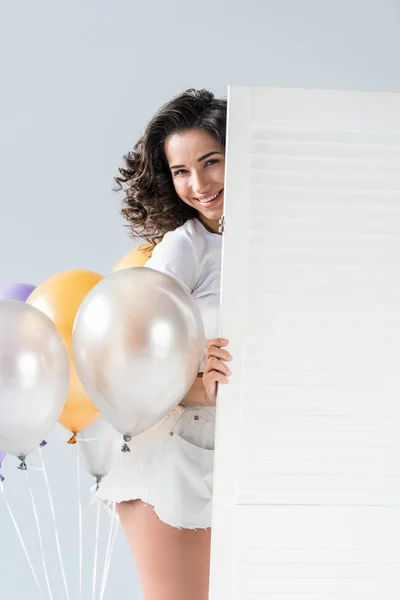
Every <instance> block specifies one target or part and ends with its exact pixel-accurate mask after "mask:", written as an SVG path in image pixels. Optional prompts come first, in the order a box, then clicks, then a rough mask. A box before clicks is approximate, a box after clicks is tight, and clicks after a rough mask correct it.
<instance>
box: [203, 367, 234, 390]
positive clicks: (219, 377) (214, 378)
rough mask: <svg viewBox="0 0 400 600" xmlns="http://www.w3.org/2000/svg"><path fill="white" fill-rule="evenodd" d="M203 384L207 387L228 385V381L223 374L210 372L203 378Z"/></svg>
mask: <svg viewBox="0 0 400 600" xmlns="http://www.w3.org/2000/svg"><path fill="white" fill-rule="evenodd" d="M203 383H204V385H205V386H206V387H207V386H209V385H213V384H215V383H224V384H226V383H229V379H228V377H226V375H224V374H223V373H219V372H218V371H210V373H208V375H206V376H204V377H203Z"/></svg>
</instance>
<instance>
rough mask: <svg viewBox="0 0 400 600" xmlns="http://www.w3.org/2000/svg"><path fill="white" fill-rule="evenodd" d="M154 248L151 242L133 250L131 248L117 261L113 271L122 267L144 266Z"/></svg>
mask: <svg viewBox="0 0 400 600" xmlns="http://www.w3.org/2000/svg"><path fill="white" fill-rule="evenodd" d="M157 243H158V242H157ZM153 249H154V247H153V245H152V244H149V243H147V244H142V245H141V246H138V247H137V248H133V250H130V251H129V252H128V253H127V254H125V256H123V257H122V258H121V260H119V261H118V262H117V264H116V265H115V266H114V267H113V269H112V271H111V272H112V273H114V272H115V271H121V269H128V268H129V267H144V266H145V264H146V263H147V261H148V260H149V259H150V258H151V255H152V254H153Z"/></svg>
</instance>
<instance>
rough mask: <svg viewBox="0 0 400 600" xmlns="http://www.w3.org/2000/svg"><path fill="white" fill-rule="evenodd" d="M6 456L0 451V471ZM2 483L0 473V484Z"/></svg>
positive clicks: (2, 479) (2, 478) (5, 453)
mask: <svg viewBox="0 0 400 600" xmlns="http://www.w3.org/2000/svg"><path fill="white" fill-rule="evenodd" d="M6 455H7V452H3V450H0V469H1V464H2V462H3V460H4V459H5V457H6ZM3 481H4V477H3V475H2V474H1V473H0V484H1V483H3Z"/></svg>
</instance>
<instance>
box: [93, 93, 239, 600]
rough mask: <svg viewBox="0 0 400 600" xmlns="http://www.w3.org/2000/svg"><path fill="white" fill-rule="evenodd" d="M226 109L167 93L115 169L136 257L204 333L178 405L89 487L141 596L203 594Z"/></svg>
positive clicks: (195, 598)
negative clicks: (114, 513) (130, 560)
mask: <svg viewBox="0 0 400 600" xmlns="http://www.w3.org/2000/svg"><path fill="white" fill-rule="evenodd" d="M226 108H227V103H226V100H218V99H216V98H214V96H213V94H211V93H210V92H207V91H206V90H187V91H186V92H184V93H183V94H181V95H180V96H178V97H176V98H174V99H173V100H171V102H169V103H167V104H166V105H164V106H163V107H162V108H161V109H160V110H159V111H158V112H157V113H156V115H155V116H154V118H153V119H152V120H151V121H150V123H149V125H148V126H147V128H146V130H145V133H144V135H143V137H142V138H141V139H140V140H139V141H138V142H137V143H136V145H135V146H134V148H133V150H132V151H131V152H129V153H128V154H127V155H126V156H125V160H124V166H123V167H122V168H121V169H120V170H119V175H118V177H117V178H116V182H117V189H122V190H123V192H124V197H123V210H122V213H123V215H124V216H125V218H126V219H127V221H128V223H129V226H130V230H131V234H132V236H137V237H142V238H146V239H147V240H148V241H149V242H151V243H153V245H154V248H153V252H152V256H151V258H150V260H149V261H148V262H147V263H146V267H148V268H152V269H156V270H158V271H160V272H162V273H166V274H167V275H169V276H170V277H173V278H174V279H176V280H177V281H179V283H180V284H181V285H182V286H183V288H184V289H185V290H186V291H187V293H189V294H191V296H192V298H193V300H194V301H195V303H196V304H197V306H198V308H199V311H200V314H201V316H202V320H203V324H204V331H205V334H206V339H207V344H206V347H205V348H204V358H203V361H202V365H201V372H200V373H199V374H198V376H197V377H196V379H195V381H194V382H193V385H192V387H191V389H190V390H189V392H188V393H187V395H186V396H185V398H183V399H182V401H181V404H180V405H179V406H177V407H176V408H175V409H174V410H173V411H172V412H171V413H170V414H169V415H168V416H167V417H166V419H164V420H163V421H161V422H160V423H156V424H155V425H154V427H152V428H150V429H149V430H148V431H145V432H143V433H142V434H139V435H137V436H135V437H134V438H133V439H132V441H131V442H130V443H129V447H130V452H129V453H127V454H126V455H125V456H124V461H123V463H124V464H123V468H122V467H121V464H122V463H121V459H120V453H119V452H118V454H117V455H116V456H115V457H114V463H113V467H112V468H111V469H110V472H109V473H108V475H106V476H105V477H104V478H103V479H102V481H101V483H100V485H99V489H98V491H97V492H96V495H97V497H98V498H99V499H100V500H102V501H104V502H106V503H109V502H117V504H118V514H119V516H120V519H121V523H122V526H123V529H124V531H125V533H126V536H127V538H128V541H129V544H130V546H131V549H132V553H133V556H134V559H135V562H136V566H137V569H138V573H139V578H140V582H141V586H142V591H143V596H144V598H145V600H170V599H171V598H173V599H174V600H188V599H189V598H190V600H206V599H207V598H208V581H209V567H210V539H211V509H212V494H213V460H214V435H215V404H216V392H217V384H226V383H228V377H229V376H230V374H231V372H230V370H229V368H228V366H227V364H226V362H227V361H230V360H231V359H232V357H231V356H230V354H229V352H228V351H227V350H226V346H227V345H228V341H227V340H224V339H221V338H218V337H217V336H218V334H219V305H220V281H221V249H222V236H221V235H219V233H221V231H220V229H219V225H220V219H221V217H222V215H223V210H224V177H225V129H226ZM161 238H162V241H160V239H161ZM155 242H159V243H157V245H156V244H155ZM160 327H161V329H160V331H159V335H160V336H163V335H164V333H165V332H163V327H162V323H160Z"/></svg>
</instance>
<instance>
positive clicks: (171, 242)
mask: <svg viewBox="0 0 400 600" xmlns="http://www.w3.org/2000/svg"><path fill="white" fill-rule="evenodd" d="M145 266H146V267H148V268H150V269H154V270H156V271H160V272H161V273H165V274H166V275H169V276H170V277H173V278H174V279H176V280H177V281H178V282H179V283H180V284H181V285H182V286H183V288H184V289H185V290H186V291H187V292H188V293H189V294H191V293H192V292H193V290H194V288H195V286H196V278H197V260H196V254H195V251H194V246H193V243H192V242H191V240H190V239H189V238H188V237H187V235H186V234H185V233H184V232H183V231H181V230H179V229H178V230H175V231H170V232H168V233H166V234H165V236H164V238H163V240H162V241H161V242H160V243H159V244H157V246H156V247H155V248H154V250H153V254H152V256H151V258H150V259H149V260H148V261H147V263H146V265H145Z"/></svg>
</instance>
